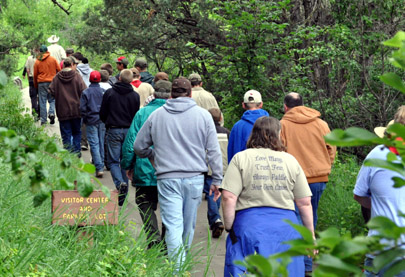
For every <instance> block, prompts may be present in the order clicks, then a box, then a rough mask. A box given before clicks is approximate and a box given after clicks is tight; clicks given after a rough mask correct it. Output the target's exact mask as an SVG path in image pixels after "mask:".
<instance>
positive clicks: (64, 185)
mask: <svg viewBox="0 0 405 277" xmlns="http://www.w3.org/2000/svg"><path fill="white" fill-rule="evenodd" d="M59 184H60V187H61V188H62V189H65V190H71V189H73V188H74V187H75V186H74V185H73V184H72V183H70V182H68V181H66V179H65V178H63V177H62V178H60V179H59Z"/></svg>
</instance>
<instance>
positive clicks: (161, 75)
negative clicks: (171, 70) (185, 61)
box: [153, 72, 169, 83]
mask: <svg viewBox="0 0 405 277" xmlns="http://www.w3.org/2000/svg"><path fill="white" fill-rule="evenodd" d="M159 80H165V81H169V75H167V73H166V72H158V73H156V75H155V78H154V79H153V82H155V83H157V82H158V81H159Z"/></svg>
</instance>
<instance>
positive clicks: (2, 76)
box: [0, 70, 7, 89]
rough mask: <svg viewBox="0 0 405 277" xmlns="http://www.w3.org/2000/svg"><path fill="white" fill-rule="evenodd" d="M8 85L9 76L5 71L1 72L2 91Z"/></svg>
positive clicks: (0, 86) (0, 84) (0, 85)
mask: <svg viewBox="0 0 405 277" xmlns="http://www.w3.org/2000/svg"><path fill="white" fill-rule="evenodd" d="M6 85H7V75H6V73H5V72H4V71H3V70H0V89H1V88H4V87H5V86H6Z"/></svg>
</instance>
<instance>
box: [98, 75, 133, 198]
mask: <svg viewBox="0 0 405 277" xmlns="http://www.w3.org/2000/svg"><path fill="white" fill-rule="evenodd" d="M131 82H132V71H131V70H129V69H124V70H122V71H121V73H120V76H119V82H117V83H115V84H114V85H113V86H112V88H110V89H108V90H107V91H106V92H105V93H104V95H103V101H102V102H101V108H100V119H101V121H103V122H104V123H105V125H106V129H107V132H106V133H107V135H106V141H107V164H108V167H109V168H110V170H111V176H112V178H113V182H114V184H115V187H116V188H117V190H119V191H120V195H119V205H120V206H122V205H123V204H124V201H125V198H126V195H127V193H128V178H127V175H126V172H125V170H124V169H123V168H121V166H120V160H121V159H122V153H121V148H122V145H123V144H124V140H125V136H126V135H127V132H128V129H129V127H130V126H131V123H132V119H133V118H134V116H135V114H136V112H137V111H138V110H139V95H138V94H137V93H136V92H135V91H134V89H133V88H132V86H131Z"/></svg>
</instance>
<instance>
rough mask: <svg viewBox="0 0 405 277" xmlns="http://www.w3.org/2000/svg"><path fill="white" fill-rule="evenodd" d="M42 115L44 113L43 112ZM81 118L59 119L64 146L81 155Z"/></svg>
mask: <svg viewBox="0 0 405 277" xmlns="http://www.w3.org/2000/svg"><path fill="white" fill-rule="evenodd" d="M41 116H42V113H41ZM80 127H81V119H80V118H75V119H69V120H62V121H59V129H60V136H61V137H62V142H63V146H64V147H65V149H67V150H69V151H70V152H72V153H76V154H77V155H78V156H79V157H80V153H81V152H80V151H81V149H80V138H81V137H82V132H81V131H80Z"/></svg>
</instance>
